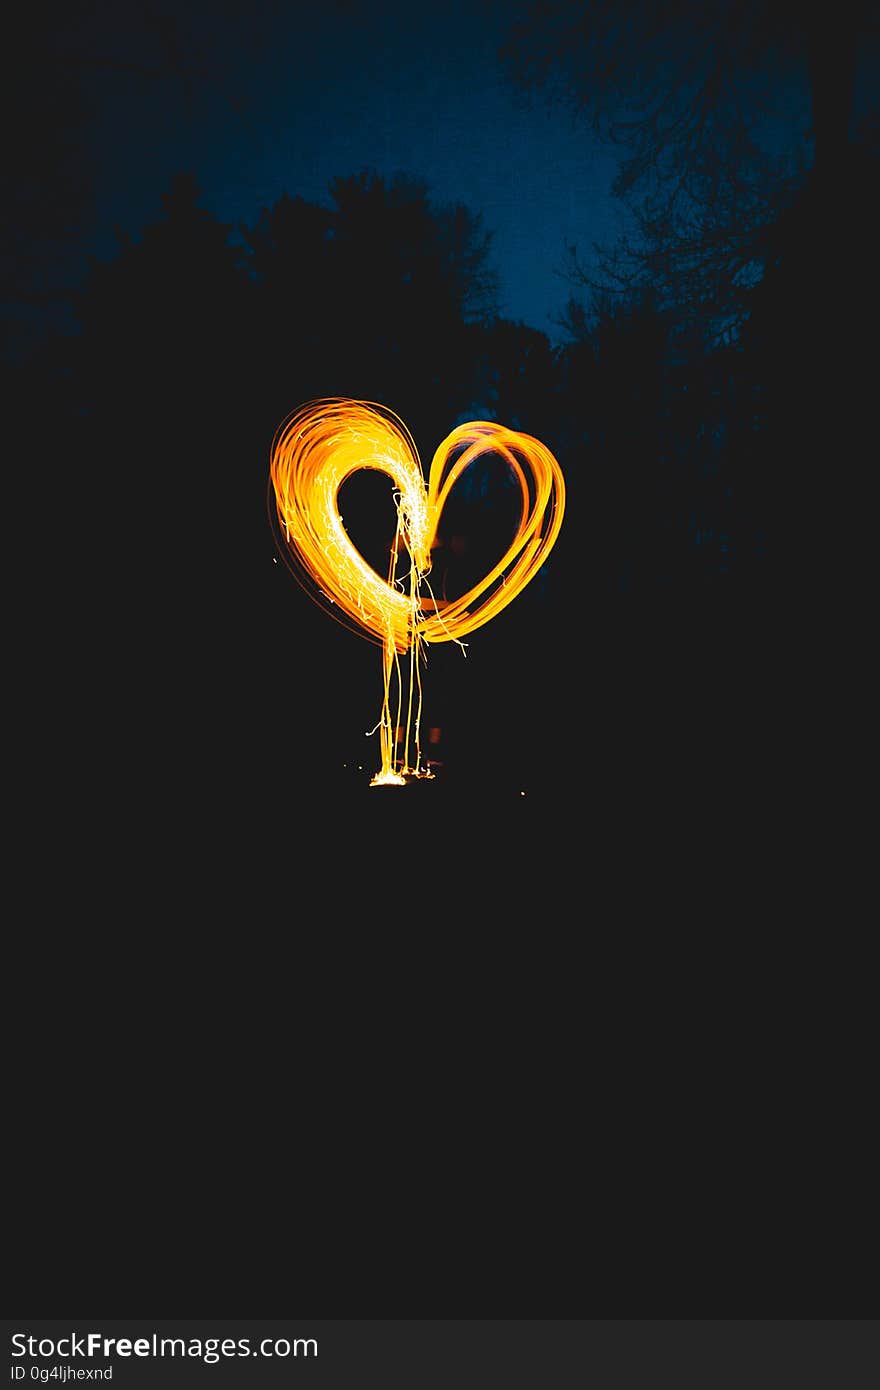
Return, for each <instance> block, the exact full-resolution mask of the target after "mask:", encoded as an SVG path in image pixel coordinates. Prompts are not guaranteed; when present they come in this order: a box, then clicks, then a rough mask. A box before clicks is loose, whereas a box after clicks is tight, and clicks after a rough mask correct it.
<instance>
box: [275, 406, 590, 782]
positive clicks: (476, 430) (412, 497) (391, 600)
mask: <svg viewBox="0 0 880 1390" xmlns="http://www.w3.org/2000/svg"><path fill="white" fill-rule="evenodd" d="M485 454H493V455H497V456H500V457H501V458H502V459H503V460H504V461H505V462H506V464H507V465H508V467H509V469H510V471H511V473H512V474H513V477H514V479H515V482H516V484H517V486H518V491H519V500H520V517H519V524H518V525H517V527H516V532H515V534H514V536H513V539H512V541H511V543H510V545H509V546H508V548H507V550H506V551H505V552H504V554H503V555H502V556H501V558H500V559H499V560H498V562H497V563H496V564H495V565H494V566H493V567H492V569H490V571H489V573H488V574H487V575H486V576H485V577H484V578H483V579H482V580H480V581H479V582H478V583H477V584H475V585H473V587H472V588H470V589H468V591H467V592H466V593H464V594H462V595H461V596H460V597H458V598H456V599H453V600H451V601H447V600H442V599H438V598H436V597H435V596H434V594H433V593H432V592H431V588H430V583H429V581H428V575H429V574H430V571H431V549H432V547H433V545H434V542H435V539H436V536H437V528H438V525H439V521H440V516H441V513H442V511H443V508H444V506H445V504H446V501H447V499H448V497H449V494H450V492H451V491H452V489H453V487H454V486H455V484H456V482H458V480H459V479H460V478H461V476H462V474H463V473H464V472H465V470H466V469H467V468H469V467H470V465H471V464H473V463H474V462H476V460H477V459H479V458H481V457H483V455H485ZM361 468H369V469H376V470H378V471H379V472H382V473H385V474H387V475H388V477H389V478H390V479H391V481H392V483H393V484H394V494H393V495H394V502H395V506H396V510H397V529H396V534H395V537H394V541H393V543H392V545H391V548H390V554H389V562H388V573H387V577H386V578H384V579H383V578H382V576H381V575H379V574H378V573H377V571H376V570H375V569H373V567H372V565H370V564H368V563H367V561H366V560H365V559H364V557H363V556H362V555H361V553H360V551H359V550H358V549H357V547H356V546H355V545H354V544H353V542H352V540H351V538H350V537H349V535H348V532H347V531H346V529H345V525H344V523H343V520H342V517H341V515H340V512H339V505H338V503H339V490H340V488H341V487H342V484H343V483H344V482H345V480H346V479H347V478H349V477H350V476H351V475H352V473H354V472H356V471H357V470H359V469H361ZM269 485H270V486H269V502H270V520H271V521H272V525H273V532H274V535H275V539H276V542H277V544H278V548H279V551H280V553H281V554H282V556H283V557H284V559H285V560H286V562H287V564H288V567H289V568H290V569H291V571H292V573H293V574H294V575H295V577H296V578H297V579H298V580H299V582H300V583H301V584H302V585H303V587H304V588H305V589H306V592H307V593H309V595H310V596H311V597H312V598H313V599H314V600H315V601H316V602H317V603H319V604H320V605H321V606H322V607H324V608H326V610H327V611H328V612H329V613H330V614H331V616H333V617H334V618H335V619H336V620H337V621H339V622H341V623H343V624H344V625H345V626H346V627H349V628H351V629H352V631H355V632H358V633H359V634H360V635H361V636H366V637H367V638H369V640H371V641H373V642H376V643H378V644H379V645H380V646H381V647H382V652H383V704H382V714H381V719H380V723H379V725H378V726H377V727H378V728H379V730H380V744H381V753H382V766H381V771H380V772H379V773H377V774H376V776H375V777H374V778H373V779H372V784H373V785H378V784H381V783H388V782H392V783H403V782H405V781H406V779H407V778H408V777H426V776H429V775H430V773H429V772H428V770H427V769H426V768H425V767H424V766H423V765H422V762H421V751H420V746H419V723H420V719H421V671H420V666H421V663H422V662H423V661H424V660H425V654H424V648H423V644H425V643H437V642H460V641H461V640H462V638H463V637H465V636H466V635H467V634H468V633H470V632H473V631H474V630H475V629H476V628H479V627H482V625H483V624H484V623H487V622H489V620H490V619H491V618H493V617H495V615H496V614H497V613H500V612H501V610H502V609H503V608H506V607H507V605H508V604H509V603H512V602H513V600H514V599H515V598H516V596H517V594H519V593H520V592H521V591H522V590H523V589H524V588H525V586H526V584H528V583H529V581H530V580H531V579H533V578H534V576H535V575H536V574H537V572H538V570H539V569H540V568H541V566H542V565H543V564H544V562H545V560H546V559H547V556H548V554H549V552H550V550H551V548H552V546H553V545H554V543H555V541H556V537H557V536H558V534H559V528H560V526H561V525H562V516H563V511H564V507H565V483H564V480H563V476H562V470H561V468H560V466H559V464H558V462H557V460H556V459H555V458H554V456H553V454H552V453H551V452H550V450H549V449H547V448H546V446H545V445H543V444H542V443H541V442H540V441H539V440H537V439H534V438H533V437H532V436H531V435H527V434H521V433H520V432H519V431H517V430H513V429H509V428H508V427H507V426H505V425H499V424H496V423H494V422H493V421H487V420H475V421H471V422H469V423H468V424H463V425H458V426H456V428H455V429H454V430H453V431H452V432H451V434H449V435H447V437H446V439H444V440H443V442H442V444H440V446H439V448H438V449H437V450H436V452H435V454H434V458H433V460H432V463H431V468H430V471H429V474H428V481H427V485H426V484H425V479H424V477H423V474H422V467H421V463H420V461H419V455H418V450H417V449H416V446H415V443H414V441H413V439H412V436H411V435H410V433H409V431H408V430H407V428H406V426H405V425H404V424H403V421H402V420H400V419H399V418H398V417H397V416H396V415H395V414H394V413H393V411H390V410H388V409H387V408H386V407H385V406H382V405H377V404H375V403H374V402H371V401H357V400H348V399H345V398H344V397H326V398H324V399H320V400H314V401H309V402H307V403H306V404H305V405H302V406H300V407H299V408H298V409H297V410H295V411H293V412H292V414H290V415H289V416H288V417H287V419H286V420H284V421H283V422H282V424H281V426H280V427H279V429H278V430H277V432H276V435H275V439H274V440H273V444H272V451H271V463H270V469H269ZM273 498H274V506H273ZM401 553H405V554H406V555H407V556H408V559H409V569H408V571H406V572H405V573H403V574H400V575H399V574H398V563H399V560H400V556H401ZM423 587H424V588H425V589H426V590H427V592H426V593H423V592H422V589H423ZM404 658H405V661H404ZM407 678H408V682H407ZM392 705H393V706H394V708H393V709H392ZM398 730H402V733H401V734H400V735H398V733H397V731H398Z"/></svg>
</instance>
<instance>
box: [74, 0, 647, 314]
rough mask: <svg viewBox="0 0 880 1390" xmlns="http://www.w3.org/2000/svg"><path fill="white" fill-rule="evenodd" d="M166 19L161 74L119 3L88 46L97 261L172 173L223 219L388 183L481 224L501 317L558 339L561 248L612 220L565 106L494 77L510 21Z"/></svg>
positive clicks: (146, 29)
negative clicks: (364, 180) (371, 180)
mask: <svg viewBox="0 0 880 1390" xmlns="http://www.w3.org/2000/svg"><path fill="white" fill-rule="evenodd" d="M229 8H230V9H231V8H233V7H229ZM126 9H128V13H127V15H126ZM175 17H176V20H177V22H178V24H179V26H180V30H181V32H182V33H183V34H184V35H189V36H190V37H191V42H192V48H191V50H190V51H189V53H188V66H187V67H186V68H185V71H184V70H181V72H180V73H179V74H178V75H174V73H173V71H172V73H169V72H168V71H167V69H166V70H164V71H162V72H161V73H159V72H158V71H157V69H158V67H159V64H158V54H159V53H160V52H163V51H164V50H162V48H161V45H159V46H157V45H158V43H159V40H158V37H157V34H156V32H155V31H153V30H151V29H150V26H149V25H148V23H147V22H146V21H145V19H144V17H143V15H140V14H138V12H137V11H135V10H134V9H133V8H132V7H125V6H123V7H122V10H121V12H120V11H117V10H114V11H113V12H111V13H110V15H109V16H108V18H107V21H106V24H105V26H104V27H103V28H102V29H99V30H98V32H97V33H96V34H95V35H94V39H93V42H94V43H95V45H96V47H97V48H98V50H99V51H101V50H103V51H104V52H113V51H115V52H118V53H121V54H122V55H123V57H124V59H125V63H124V64H122V63H121V64H120V65H119V70H114V69H113V68H112V66H111V67H110V68H108V69H106V70H103V71H102V70H101V69H98V70H97V71H96V74H95V78H94V81H93V83H92V86H91V91H92V94H93V97H94V119H93V121H92V122H91V124H90V129H89V139H90V141H91V142H92V151H93V157H94V161H95V171H96V186H95V193H96V213H97V225H96V226H95V227H93V228H92V229H91V232H90V237H89V240H90V245H91V246H92V247H93V248H96V249H98V250H99V252H100V253H101V254H112V252H113V249H114V240H113V229H114V227H115V226H117V225H118V226H122V227H124V228H125V229H126V230H128V231H132V232H137V231H139V230H140V228H142V227H143V226H144V225H146V224H147V223H148V222H150V221H151V220H153V219H154V218H155V217H156V215H157V214H158V208H159V199H160V196H161V194H162V193H163V192H164V191H165V190H166V188H167V185H168V181H169V179H170V177H171V175H172V174H173V173H175V172H177V171H179V170H182V169H191V170H193V171H194V172H195V173H196V175H197V177H198V179H199V182H200V184H201V187H202V189H203V193H204V202H205V205H206V206H207V207H209V208H210V209H211V210H212V211H214V212H215V213H216V214H217V216H219V217H220V218H222V219H223V220H224V221H227V222H231V223H233V224H236V225H237V224H239V223H240V222H250V221H253V220H254V219H255V217H256V215H257V214H258V212H259V210H260V209H261V208H262V207H265V206H268V205H270V204H271V203H272V202H274V200H275V199H276V198H277V197H278V196H279V195H280V194H281V193H284V192H286V193H290V194H291V195H296V194H299V195H300V196H302V197H304V198H306V199H308V200H310V201H315V202H323V201H326V199H327V196H328V195H327V189H328V185H329V183H330V180H331V179H333V178H335V177H337V176H344V175H349V174H358V173H360V172H362V171H366V170H375V171H376V172H378V173H380V174H382V175H385V176H390V175H394V174H395V173H398V172H402V173H404V174H408V175H411V176H414V177H416V178H419V179H422V180H424V181H425V182H426V184H427V186H428V192H429V195H430V196H431V198H432V199H434V200H436V201H437V202H438V203H444V204H449V203H464V204H465V205H466V206H467V207H468V208H469V209H470V210H471V211H473V212H475V213H481V214H482V216H483V220H484V225H485V227H486V229H487V230H489V231H491V232H492V236H493V260H494V264H495V267H496V269H497V271H498V274H499V281H500V283H499V309H500V312H501V313H502V314H503V315H504V316H506V317H509V318H511V319H514V320H521V321H523V322H525V323H528V324H530V325H532V326H534V327H537V328H539V329H542V330H543V331H544V332H546V333H548V334H549V335H550V336H551V338H552V339H553V340H554V341H558V340H559V339H560V337H561V336H562V335H561V333H560V329H559V327H558V325H557V324H556V321H555V320H556V318H557V316H558V314H559V312H560V310H561V309H562V308H563V307H564V304H565V301H566V299H567V296H568V292H569V287H568V285H567V284H566V283H565V282H564V280H563V279H562V278H561V277H560V271H561V270H562V268H563V261H564V251H565V245H566V243H570V242H577V243H579V244H580V246H581V247H583V248H584V249H585V250H586V251H587V252H588V253H589V249H590V247H591V245H592V243H593V242H594V241H608V240H610V239H611V238H613V236H614V234H615V232H616V230H617V228H618V227H619V226H620V225H622V224H623V221H624V214H623V209H622V207H621V205H620V204H619V203H617V202H615V200H613V199H612V198H611V196H610V193H609V185H610V182H611V179H612V177H613V174H614V171H615V168H616V164H615V160H614V158H613V157H612V154H611V152H610V151H609V150H608V149H606V148H604V147H603V146H602V145H600V144H599V143H597V142H596V141H595V139H593V138H591V137H590V134H589V132H588V131H587V130H586V128H585V127H584V126H583V125H582V124H579V123H578V122H577V121H576V119H575V117H574V116H573V114H572V112H571V111H570V110H569V109H567V108H563V107H554V106H552V105H550V104H549V103H547V102H546V101H545V100H543V99H542V98H541V96H540V95H539V96H538V97H537V98H536V99H534V100H530V99H527V98H525V97H524V96H523V95H522V94H521V93H520V92H519V91H518V90H517V89H516V87H515V85H514V83H513V81H512V80H511V77H510V74H509V72H507V71H505V68H504V66H503V64H502V62H501V59H500V58H499V52H498V50H499V46H500V44H501V41H502V39H503V37H504V36H505V34H506V32H507V25H508V24H509V17H510V12H509V11H505V9H504V8H503V7H500V8H498V7H494V6H483V5H479V4H477V5H474V4H468V3H466V2H465V0H456V2H455V3H452V4H445V5H438V4H434V3H431V4H427V5H417V6H408V5H403V4H396V3H391V4H388V3H386V4H382V5H378V6H374V5H366V4H363V3H360V0H357V3H351V4H347V3H344V4H339V5H329V6H323V7H319V6H292V7H291V6H272V5H269V4H258V5H256V6H255V7H254V9H253V12H252V15H251V17H250V18H248V19H241V18H238V19H236V18H235V16H234V13H233V14H224V7H220V9H219V12H216V7H215V8H212V7H211V6H201V7H200V6H199V5H198V4H188V5H183V6H178V7H176V10H175ZM129 63H130V65H131V67H132V69H133V70H129V68H128V66H126V65H127V64H129ZM154 64H155V66H154Z"/></svg>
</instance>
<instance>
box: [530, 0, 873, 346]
mask: <svg viewBox="0 0 880 1390" xmlns="http://www.w3.org/2000/svg"><path fill="white" fill-rule="evenodd" d="M876 38H877V28H876V16H875V15H874V13H873V7H871V6H870V5H869V4H868V3H866V2H865V0H844V3H843V4H841V5H839V6H835V7H834V10H833V13H832V12H829V11H828V10H827V9H823V8H821V7H816V6H803V5H798V4H796V3H794V0H785V3H781V4H775V5H772V6H768V5H766V4H764V3H761V0H713V3H710V4H701V3H696V0H694V2H693V3H692V2H691V0H686V3H683V4H675V5H667V4H659V5H657V4H644V3H643V0H598V3H595V4H583V3H569V0H560V3H549V4H544V3H542V4H538V5H527V6H525V8H524V9H523V10H521V11H520V12H519V14H518V16H517V18H516V19H515V21H514V22H513V23H512V26H511V31H510V34H509V38H508V41H507V43H506V44H505V47H504V56H505V59H506V61H507V62H508V64H509V67H510V70H511V71H512V72H513V73H514V75H515V77H516V79H517V81H518V82H519V83H520V84H522V85H523V86H524V87H525V88H526V89H528V90H532V89H535V88H541V89H543V90H544V91H546V92H547V93H548V95H550V96H552V97H554V98H555V99H557V100H560V101H565V102H567V103H571V104H572V105H573V106H574V107H575V109H576V110H577V111H578V113H579V114H580V115H581V116H582V117H583V118H584V119H585V120H586V121H587V122H589V123H590V124H591V125H592V126H593V128H594V129H595V130H596V131H597V132H598V133H599V134H600V136H602V137H603V138H605V139H608V140H610V141H612V142H613V143H614V144H616V145H617V146H618V147H619V148H620V150H621V164H620V168H619V172H618V176H617V179H616V182H615V191H616V192H617V193H618V194H619V195H620V196H621V197H622V198H623V199H624V200H625V201H626V202H627V205H628V206H629V208H630V211H631V213H632V216H633V220H634V227H635V230H634V232H632V233H629V234H626V235H624V236H623V237H622V238H621V239H620V241H619V242H618V243H617V244H616V245H615V246H613V247H611V248H609V247H604V248H602V247H600V248H597V250H598V252H599V267H600V269H599V273H598V275H594V274H593V273H592V272H590V271H589V270H588V269H586V268H585V267H584V264H583V261H582V258H580V257H579V255H578V251H577V247H572V248H570V264H569V270H570V273H571V275H572V278H573V280H574V282H575V283H576V284H579V285H580V286H581V287H585V288H587V289H588V290H590V289H593V288H599V289H604V290H606V291H607V290H609V289H610V290H613V291H615V292H617V293H621V294H626V293H627V292H629V291H630V290H631V289H632V288H633V287H637V286H640V285H641V286H645V285H649V286H650V287H651V288H652V289H653V290H654V291H655V292H656V293H657V294H658V295H659V296H660V297H661V302H662V303H664V304H683V305H685V306H687V308H688V310H689V311H690V312H692V313H693V312H696V311H699V313H700V314H701V315H702V316H703V317H704V319H705V321H706V323H707V325H708V327H709V330H710V332H711V333H712V335H713V336H714V337H716V338H718V337H720V338H723V337H724V336H725V334H727V333H729V332H730V331H732V330H735V329H736V327H737V326H738V325H739V324H740V323H741V321H742V318H743V316H744V313H745V312H746V309H745V300H746V297H747V291H748V289H749V287H750V286H752V285H753V284H754V283H755V282H756V280H757V279H758V278H759V276H760V271H761V267H762V265H763V262H764V259H765V257H766V254H767V238H768V232H769V230H770V229H771V228H772V227H773V225H774V223H775V221H776V219H777V216H778V215H779V213H780V212H781V211H783V210H784V209H785V208H786V207H788V206H789V205H790V203H791V201H792V199H793V197H794V195H795V193H796V192H797V190H798V189H800V188H801V187H802V186H803V184H804V181H805V178H806V177H807V175H808V173H811V174H812V177H814V178H815V179H818V180H819V181H820V183H821V184H822V186H823V188H824V180H825V178H826V175H831V174H832V173H834V171H835V170H836V171H837V175H838V177H837V178H835V180H834V183H833V187H834V188H836V189H837V191H838V192H839V190H840V188H841V187H842V185H841V183H840V181H839V173H840V168H841V164H842V163H843V164H845V163H846V161H847V153H848V149H849V146H850V144H851V141H852V138H853V134H854V127H853V117H854V114H855V111H854V98H855V95H856V91H857V82H856V79H857V73H858V63H859V60H860V59H861V60H862V62H863V63H864V64H865V65H866V66H869V65H872V64H873V65H874V68H876V61H877V52H876ZM825 205H826V207H827V209H828V212H829V215H830V216H834V217H836V216H838V215H839V212H840V209H839V206H838V205H837V202H836V195H835V193H834V192H833V191H832V183H829V185H828V188H827V197H825Z"/></svg>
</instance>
